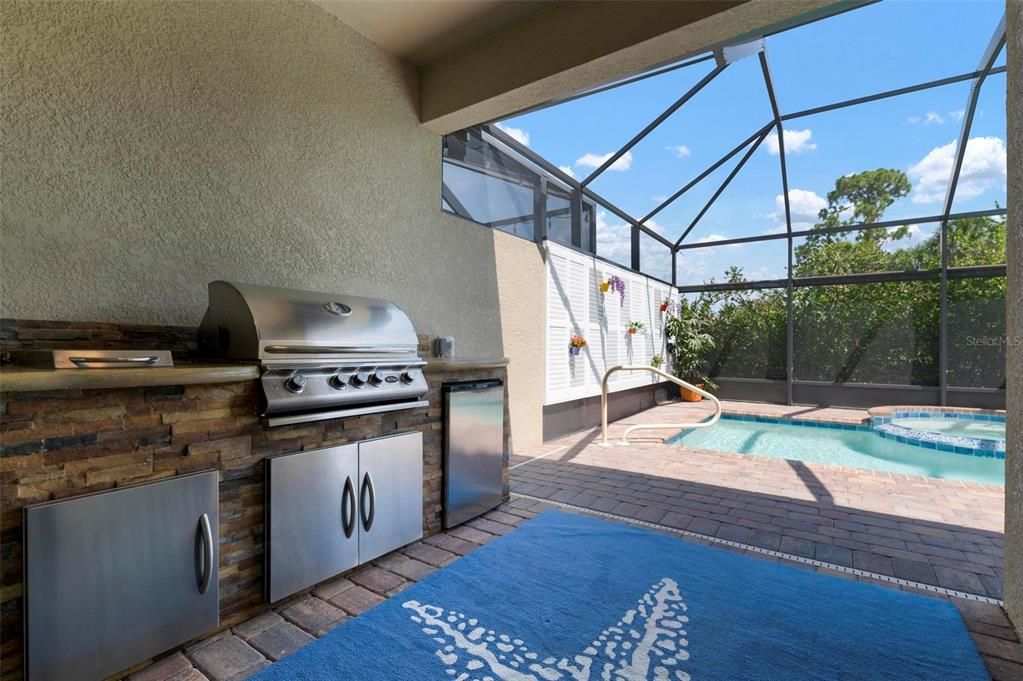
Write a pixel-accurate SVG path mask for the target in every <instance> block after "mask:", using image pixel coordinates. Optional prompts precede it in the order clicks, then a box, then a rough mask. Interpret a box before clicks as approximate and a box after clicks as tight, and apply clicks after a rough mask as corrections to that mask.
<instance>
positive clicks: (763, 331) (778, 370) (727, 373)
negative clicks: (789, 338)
mask: <svg viewBox="0 0 1023 681" xmlns="http://www.w3.org/2000/svg"><path fill="white" fill-rule="evenodd" d="M685 299H686V300H687V302H688V303H689V304H690V305H695V306H696V307H697V309H698V310H699V311H700V313H701V315H702V316H703V317H704V318H705V319H707V320H709V323H708V325H707V332H708V333H709V334H710V335H711V337H712V338H713V339H714V349H713V350H711V351H709V352H707V353H706V355H705V357H704V359H705V360H706V362H707V367H708V369H707V371H708V375H709V376H710V377H711V378H714V377H718V376H720V377H723V378H768V379H775V380H785V323H786V311H785V289H764V290H745V291H706V292H703V293H700V294H687V295H686V296H685Z"/></svg>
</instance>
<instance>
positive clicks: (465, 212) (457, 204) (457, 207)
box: [440, 181, 473, 220]
mask: <svg viewBox="0 0 1023 681" xmlns="http://www.w3.org/2000/svg"><path fill="white" fill-rule="evenodd" d="M440 196H441V198H442V199H444V200H445V201H447V202H448V205H449V206H451V210H453V211H455V214H456V215H458V216H459V217H462V218H465V219H466V220H473V217H472V215H470V214H469V209H468V208H466V207H465V205H464V204H463V203H462V202H461V201H459V200H458V197H457V196H455V193H454V192H453V191H451V188H450V187H448V186H447V184H445V183H444V182H443V181H441V183H440Z"/></svg>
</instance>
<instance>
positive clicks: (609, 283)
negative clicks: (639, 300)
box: [600, 274, 625, 305]
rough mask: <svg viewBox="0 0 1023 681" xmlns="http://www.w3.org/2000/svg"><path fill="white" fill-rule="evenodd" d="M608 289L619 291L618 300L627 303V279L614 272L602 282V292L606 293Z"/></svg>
mask: <svg viewBox="0 0 1023 681" xmlns="http://www.w3.org/2000/svg"><path fill="white" fill-rule="evenodd" d="M608 291H617V292H618V301H619V302H620V303H621V304H622V305H624V304H625V280H624V279H622V278H621V277H619V276H618V275H617V274H612V275H611V276H610V277H608V278H607V279H606V280H604V281H601V282H600V292H601V293H604V294H606V293H607V292H608Z"/></svg>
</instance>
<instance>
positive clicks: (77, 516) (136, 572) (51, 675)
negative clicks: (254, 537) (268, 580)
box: [25, 471, 220, 681]
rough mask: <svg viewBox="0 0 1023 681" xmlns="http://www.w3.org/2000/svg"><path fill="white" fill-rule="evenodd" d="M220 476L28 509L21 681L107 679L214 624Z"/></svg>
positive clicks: (202, 476)
mask: <svg viewBox="0 0 1023 681" xmlns="http://www.w3.org/2000/svg"><path fill="white" fill-rule="evenodd" d="M217 484H218V477H217V472H216V471H211V472H207V473H196V474H193V475H184V476H180V477H176V478H171V479H168V480H161V481H159V482H153V483H148V484H143V485H137V486H134V487H125V488H123V489H116V490H112V491H109V492H101V493H98V494H90V495H86V496H81V497H77V498H72V499H65V500H63V501H53V502H47V503H44V504H37V505H34V506H28V507H26V508H25V577H26V580H25V582H26V603H25V606H26V609H25V613H26V615H25V619H26V625H25V631H26V645H25V650H26V655H25V659H26V669H27V673H26V678H27V679H28V680H29V681H68V679H75V680H76V681H92V680H96V681H98V680H99V679H104V678H106V677H108V676H111V675H113V674H116V673H117V672H119V671H122V670H123V669H126V668H127V667H130V666H131V665H133V664H136V663H138V662H141V661H143V660H145V659H147V658H150V657H153V656H154V655H158V654H159V653H162V652H163V651H165V650H168V649H170V648H173V647H174V646H177V645H180V644H182V643H184V642H185V641H187V640H189V639H191V638H194V637H196V636H199V635H200V634H202V633H203V632H206V631H209V630H210V629H214V628H216V626H217V625H218V624H219V621H220V619H219V603H218V601H219V589H218V587H217V575H218V573H217V564H218V551H217V542H218V539H217V526H218V524H219V514H218V511H217V509H218V506H217V503H218V494H217Z"/></svg>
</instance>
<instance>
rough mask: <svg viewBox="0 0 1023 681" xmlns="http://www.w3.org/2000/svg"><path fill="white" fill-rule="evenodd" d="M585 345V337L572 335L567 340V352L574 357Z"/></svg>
mask: <svg viewBox="0 0 1023 681" xmlns="http://www.w3.org/2000/svg"><path fill="white" fill-rule="evenodd" d="M585 347H586V339H585V338H583V337H582V336H572V337H571V338H570V339H569V340H568V354H569V355H571V356H572V357H576V356H577V355H578V354H579V351H580V350H582V349H583V348H585Z"/></svg>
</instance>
